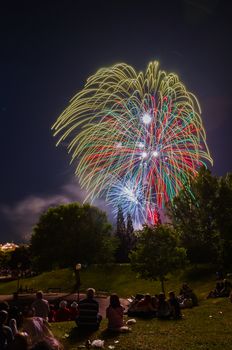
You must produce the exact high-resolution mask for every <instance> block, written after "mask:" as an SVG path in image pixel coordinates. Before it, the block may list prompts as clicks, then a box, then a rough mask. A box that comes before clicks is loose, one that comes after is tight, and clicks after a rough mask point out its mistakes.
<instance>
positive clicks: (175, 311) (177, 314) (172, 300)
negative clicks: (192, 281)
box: [168, 291, 182, 320]
mask: <svg viewBox="0 0 232 350" xmlns="http://www.w3.org/2000/svg"><path fill="white" fill-rule="evenodd" d="M168 296H169V299H168V302H169V305H170V307H171V318H173V319H174V320H177V319H179V318H181V317H182V315H181V311H180V304H179V302H178V299H177V298H176V296H175V293H174V292H173V291H171V292H169V293H168Z"/></svg>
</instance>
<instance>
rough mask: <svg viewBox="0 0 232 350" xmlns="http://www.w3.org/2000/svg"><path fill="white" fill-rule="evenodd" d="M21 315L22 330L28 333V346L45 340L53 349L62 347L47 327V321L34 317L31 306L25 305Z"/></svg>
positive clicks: (58, 349)
mask: <svg viewBox="0 0 232 350" xmlns="http://www.w3.org/2000/svg"><path fill="white" fill-rule="evenodd" d="M23 316H24V318H23V324H22V331H23V332H25V333H26V334H28V344H29V346H30V347H33V346H34V345H36V344H37V343H38V342H40V341H45V342H47V343H48V344H49V345H50V347H51V348H52V349H53V350H61V349H63V347H62V346H61V344H60V343H59V342H58V340H57V339H56V338H55V337H54V335H53V333H52V332H51V330H50V329H49V324H48V323H47V321H46V320H45V319H44V318H42V317H36V316H35V310H34V309H33V308H29V307H26V308H25V309H24V311H23Z"/></svg>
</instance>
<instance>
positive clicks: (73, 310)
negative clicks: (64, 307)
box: [69, 301, 78, 321]
mask: <svg viewBox="0 0 232 350" xmlns="http://www.w3.org/2000/svg"><path fill="white" fill-rule="evenodd" d="M69 311H70V314H71V320H72V321H75V319H76V318H77V316H78V304H77V303H76V302H75V301H73V302H72V304H71V305H70V309H69Z"/></svg>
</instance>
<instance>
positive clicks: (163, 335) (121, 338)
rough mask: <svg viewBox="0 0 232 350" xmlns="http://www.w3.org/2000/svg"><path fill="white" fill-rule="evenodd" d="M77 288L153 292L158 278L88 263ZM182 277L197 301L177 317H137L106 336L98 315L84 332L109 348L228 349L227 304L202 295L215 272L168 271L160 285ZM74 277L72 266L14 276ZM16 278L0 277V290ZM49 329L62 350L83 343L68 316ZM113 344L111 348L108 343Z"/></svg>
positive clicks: (8, 289) (175, 283)
mask: <svg viewBox="0 0 232 350" xmlns="http://www.w3.org/2000/svg"><path fill="white" fill-rule="evenodd" d="M81 281H82V290H85V289H86V288H87V287H90V286H92V287H94V288H96V290H97V291H104V292H108V293H111V292H117V293H118V294H119V295H120V296H121V297H127V296H130V295H132V294H133V295H134V294H136V293H138V292H142V293H145V292H150V293H151V294H154V293H159V291H160V284H159V282H152V281H144V280H141V279H139V278H137V276H136V274H135V273H134V272H132V271H131V270H130V266H129V265H111V266H105V267H99V266H92V267H90V268H88V269H83V270H82V271H81ZM183 281H187V282H189V284H190V285H191V287H192V288H193V289H194V291H195V292H196V294H197V295H198V297H199V300H200V305H199V306H198V307H196V308H193V309H186V310H183V314H184V317H183V319H182V320H178V321H160V320H157V319H153V320H141V319H137V323H136V324H135V325H134V326H133V327H132V332H131V333H129V334H121V335H118V336H117V335H115V336H109V335H108V334H107V333H106V332H105V329H106V326H107V322H106V320H103V322H102V324H101V328H100V330H99V331H97V332H95V333H93V334H92V335H91V336H89V338H90V339H91V340H94V339H104V340H105V348H106V349H107V348H108V349H109V346H111V347H110V348H111V349H115V350H130V349H131V350H139V349H145V350H221V349H223V350H231V344H232V332H231V329H232V312H231V311H232V304H231V303H230V301H229V300H228V299H227V298H222V299H208V300H206V295H207V294H208V292H209V291H210V290H211V289H212V288H213V287H214V285H215V275H214V274H210V273H209V272H208V271H207V269H202V268H201V269H199V270H193V271H188V273H186V272H185V273H183V272H178V273H175V274H173V275H172V276H169V278H168V280H167V281H166V283H165V284H166V290H167V291H168V290H170V289H173V290H176V291H177V293H178V291H179V288H180V285H181V283H182V282H183ZM74 283H75V278H74V275H73V271H71V270H69V269H61V270H55V271H51V272H46V273H43V274H41V275H39V276H36V277H34V278H28V279H24V280H21V281H20V284H21V285H22V286H23V287H25V286H27V287H28V288H33V289H35V290H36V289H43V290H46V289H48V288H54V287H59V288H61V290H63V291H71V290H72V289H73V286H74ZM16 287H17V281H13V282H7V283H1V284H0V294H8V293H12V292H14V291H15V290H16ZM52 330H53V332H54V334H55V335H56V336H57V337H58V338H60V339H61V341H62V342H63V344H64V345H65V349H67V350H74V349H75V350H76V349H78V348H79V347H80V348H81V347H83V345H84V343H85V340H86V336H83V335H81V334H78V333H77V329H76V327H75V323H74V322H65V323H53V324H52ZM112 347H114V348H112Z"/></svg>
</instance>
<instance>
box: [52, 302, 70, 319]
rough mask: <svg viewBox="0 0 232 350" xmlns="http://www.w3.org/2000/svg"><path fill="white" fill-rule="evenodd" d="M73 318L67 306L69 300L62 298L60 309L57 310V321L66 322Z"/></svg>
mask: <svg viewBox="0 0 232 350" xmlns="http://www.w3.org/2000/svg"><path fill="white" fill-rule="evenodd" d="M70 320H71V312H70V310H69V309H68V308H67V301H66V300H62V301H61V302H60V304H59V309H58V310H57V312H56V314H55V321H56V322H65V321H70Z"/></svg>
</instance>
